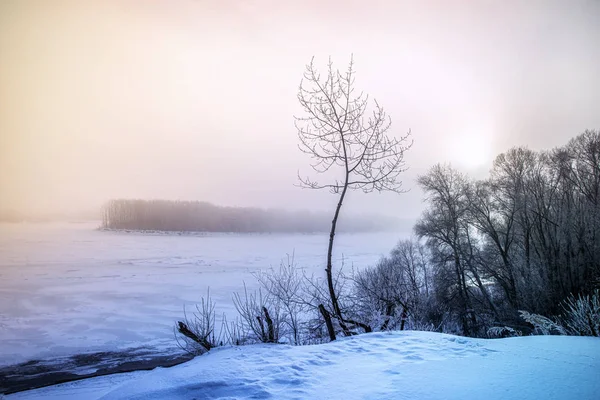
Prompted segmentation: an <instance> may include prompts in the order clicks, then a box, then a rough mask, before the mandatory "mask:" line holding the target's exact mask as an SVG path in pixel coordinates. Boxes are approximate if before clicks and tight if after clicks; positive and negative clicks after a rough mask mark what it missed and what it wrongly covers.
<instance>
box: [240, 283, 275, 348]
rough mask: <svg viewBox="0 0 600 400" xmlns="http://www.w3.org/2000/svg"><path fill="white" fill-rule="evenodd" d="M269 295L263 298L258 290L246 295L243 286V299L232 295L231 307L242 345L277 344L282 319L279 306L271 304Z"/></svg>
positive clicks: (246, 292)
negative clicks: (253, 343) (233, 308)
mask: <svg viewBox="0 0 600 400" xmlns="http://www.w3.org/2000/svg"><path fill="white" fill-rule="evenodd" d="M271 300H272V299H271V298H270V297H269V295H267V296H264V297H263V294H262V291H261V290H260V289H259V290H258V291H256V292H254V293H248V289H247V288H246V284H244V295H243V297H242V296H241V295H240V294H239V293H234V294H233V305H234V306H235V309H236V310H237V312H238V314H239V316H240V319H239V326H238V327H237V329H238V330H239V331H240V332H241V334H242V337H243V339H242V341H243V342H244V343H252V342H258V343H278V342H279V339H280V332H281V325H282V318H281V312H280V309H279V304H277V303H276V302H272V301H271Z"/></svg>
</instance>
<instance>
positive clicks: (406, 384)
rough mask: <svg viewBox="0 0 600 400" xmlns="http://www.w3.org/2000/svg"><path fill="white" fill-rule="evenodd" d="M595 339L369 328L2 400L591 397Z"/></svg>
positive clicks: (599, 376)
mask: <svg viewBox="0 0 600 400" xmlns="http://www.w3.org/2000/svg"><path fill="white" fill-rule="evenodd" d="M599 396H600V338H591V337H567V336H529V337H518V338H508V339H494V340H489V339H470V338H464V337H458V336H451V335H445V334H439V333H432V332H411V331H405V332H394V333H372V334H366V335H361V336H355V337H350V338H344V339H341V340H339V341H337V342H333V343H328V344H323V345H316V346H303V347H290V346H285V345H254V346H245V347H233V348H222V349H217V350H213V351H212V352H211V353H209V354H207V355H205V356H202V357H198V358H196V359H194V360H192V361H190V362H187V363H185V364H182V365H179V366H176V367H172V368H158V369H155V370H153V371H149V372H135V373H129V374H120V375H112V376H105V377H99V378H93V379H88V380H84V381H78V382H71V383H66V384H62V385H57V386H53V387H48V388H43V389H37V390H33V391H29V392H22V393H16V394H13V395H9V396H6V398H7V399H10V400H17V399H73V400H74V399H103V400H117V399H219V398H229V399H269V398H271V399H344V400H348V399H487V400H493V399H545V400H548V399H598V398H600V397H599Z"/></svg>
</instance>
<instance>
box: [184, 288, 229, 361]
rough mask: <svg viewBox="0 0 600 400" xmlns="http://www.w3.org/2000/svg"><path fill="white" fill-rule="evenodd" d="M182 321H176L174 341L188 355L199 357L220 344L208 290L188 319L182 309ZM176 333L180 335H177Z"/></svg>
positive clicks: (213, 307)
mask: <svg viewBox="0 0 600 400" xmlns="http://www.w3.org/2000/svg"><path fill="white" fill-rule="evenodd" d="M183 315H184V320H183V321H177V325H176V327H175V339H176V341H177V344H178V345H179V347H181V348H182V349H183V350H185V351H186V352H188V353H191V354H194V355H201V354H204V353H206V352H208V351H210V350H211V349H212V348H214V347H217V346H219V345H221V344H222V342H221V331H219V332H218V333H217V332H216V330H215V321H216V318H215V316H216V315H215V303H214V301H213V300H212V298H211V297H210V289H209V290H207V292H206V297H202V298H201V299H200V304H199V305H196V311H195V312H193V313H192V315H191V316H190V317H188V314H187V312H186V310H185V307H184V309H183ZM177 332H178V333H179V334H180V335H181V336H179V335H177Z"/></svg>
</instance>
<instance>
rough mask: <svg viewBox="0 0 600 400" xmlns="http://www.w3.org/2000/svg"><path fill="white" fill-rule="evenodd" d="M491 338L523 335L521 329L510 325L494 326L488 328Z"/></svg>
mask: <svg viewBox="0 0 600 400" xmlns="http://www.w3.org/2000/svg"><path fill="white" fill-rule="evenodd" d="M487 335H488V337H489V338H490V339H499V338H507V337H515V336H521V335H522V333H521V331H517V330H515V329H513V328H511V327H510V326H493V327H491V328H490V329H488V330H487Z"/></svg>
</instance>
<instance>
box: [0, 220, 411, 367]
mask: <svg viewBox="0 0 600 400" xmlns="http://www.w3.org/2000/svg"><path fill="white" fill-rule="evenodd" d="M98 225H99V224H98V223H23V224H0V366H1V365H10V364H15V363H20V362H24V361H29V360H32V359H49V358H52V357H57V356H69V355H73V354H78V353H87V352H93V351H118V350H122V349H125V348H135V347H138V346H148V347H150V348H152V349H163V351H164V350H165V349H166V350H168V349H170V348H174V349H176V343H175V340H174V334H173V326H174V322H175V321H176V320H177V319H180V318H181V317H182V316H183V306H184V304H186V305H193V304H196V303H198V302H199V300H200V298H201V296H203V295H205V294H206V291H207V288H208V287H210V291H211V296H212V297H213V299H214V300H215V301H216V302H217V313H222V312H225V313H227V314H229V315H233V313H234V309H233V305H232V302H231V297H232V293H233V292H234V291H236V290H241V289H242V288H243V283H244V281H245V282H246V283H247V284H248V287H249V288H253V287H255V286H256V282H255V279H254V277H253V276H252V272H255V271H258V270H261V269H268V268H269V267H271V266H273V267H278V266H279V263H280V261H281V259H282V258H286V254H288V253H289V254H291V253H292V252H295V261H296V263H297V264H298V266H300V267H303V268H305V269H306V270H307V272H308V273H311V272H314V273H315V274H319V275H324V272H323V265H324V262H325V252H326V248H327V237H326V235H301V234H295V235H293V234H287V235H282V234H277V235H269V234H254V235H253V234H245V235H243V234H240V235H233V234H209V235H199V236H185V235H184V236H178V235H156V234H155V235H148V234H139V233H117V232H101V231H98V230H96V227H97V226H98ZM404 237H406V235H404ZM401 238H402V236H401V235H400V234H393V233H378V234H340V235H338V236H337V241H336V246H335V251H336V257H338V258H339V257H341V256H342V255H344V257H345V259H346V265H347V267H350V265H351V264H352V263H353V264H354V266H355V267H358V268H361V267H364V266H366V265H369V264H373V263H374V262H376V261H377V259H378V258H379V257H380V256H381V255H384V254H387V253H388V252H389V251H390V250H391V249H392V247H393V246H394V245H395V243H396V242H397V241H398V240H399V239H401ZM176 350H178V349H176Z"/></svg>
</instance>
